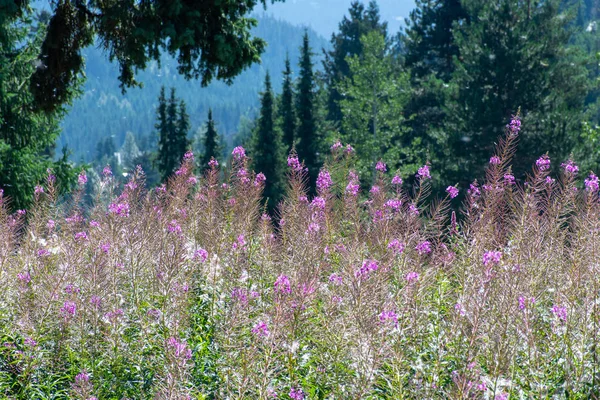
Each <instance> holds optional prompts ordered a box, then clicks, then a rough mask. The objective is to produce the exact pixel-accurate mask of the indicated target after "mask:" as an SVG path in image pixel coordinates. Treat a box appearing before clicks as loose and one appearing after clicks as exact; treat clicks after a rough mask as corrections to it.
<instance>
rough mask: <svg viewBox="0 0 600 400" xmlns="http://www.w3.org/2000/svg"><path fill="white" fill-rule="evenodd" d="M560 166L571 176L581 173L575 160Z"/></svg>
mask: <svg viewBox="0 0 600 400" xmlns="http://www.w3.org/2000/svg"><path fill="white" fill-rule="evenodd" d="M560 166H561V167H563V168H564V169H565V172H566V173H568V174H571V175H576V174H577V173H578V172H579V167H578V166H577V164H575V162H574V161H573V160H568V161H567V162H564V163H562V164H560Z"/></svg>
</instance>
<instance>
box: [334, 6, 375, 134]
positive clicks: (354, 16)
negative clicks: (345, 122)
mask: <svg viewBox="0 0 600 400" xmlns="http://www.w3.org/2000/svg"><path fill="white" fill-rule="evenodd" d="M348 12H349V14H350V15H349V17H346V16H344V19H343V20H342V22H340V24H339V32H337V33H334V34H333V35H331V45H332V49H331V50H330V51H327V52H325V60H324V61H323V66H324V70H325V79H326V81H327V84H328V94H327V119H328V120H329V121H333V122H336V123H338V124H339V123H341V120H342V110H341V108H340V105H339V102H340V100H341V99H342V96H341V94H340V92H339V85H338V84H339V83H340V82H341V81H342V80H343V79H344V78H347V77H350V76H351V72H350V68H349V66H348V62H347V61H346V60H347V57H352V56H356V55H358V56H360V55H361V54H362V51H363V45H362V43H361V40H360V39H361V37H362V36H364V35H366V34H367V33H369V32H372V31H376V32H378V33H380V34H381V35H383V36H384V37H385V38H387V22H382V21H381V18H380V15H379V6H378V5H377V3H376V2H375V1H371V2H370V3H369V5H368V7H367V8H366V9H365V6H364V5H363V4H362V3H361V2H360V1H358V0H355V1H353V2H352V4H351V5H350V9H349V10H348Z"/></svg>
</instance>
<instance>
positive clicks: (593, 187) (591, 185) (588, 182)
mask: <svg viewBox="0 0 600 400" xmlns="http://www.w3.org/2000/svg"><path fill="white" fill-rule="evenodd" d="M598 185H599V182H598V177H597V176H596V175H594V173H593V172H592V173H590V176H589V177H588V178H586V179H585V189H586V190H588V191H590V192H597V191H598Z"/></svg>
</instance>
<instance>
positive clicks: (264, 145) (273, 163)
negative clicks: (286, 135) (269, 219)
mask: <svg viewBox="0 0 600 400" xmlns="http://www.w3.org/2000/svg"><path fill="white" fill-rule="evenodd" d="M274 111H275V110H274V99H273V91H272V88H271V77H270V76H269V73H268V72H267V75H266V77H265V89H264V91H263V92H262V96H261V100H260V116H259V118H258V124H257V126H256V129H255V130H254V133H253V139H252V164H253V169H254V170H255V171H256V172H257V173H258V172H262V173H263V174H264V175H265V176H266V178H267V179H266V181H265V189H264V196H265V198H266V199H267V208H268V209H269V210H270V211H272V210H274V209H275V208H276V206H277V203H278V202H279V200H280V199H281V196H282V195H283V192H284V173H283V172H284V170H285V158H284V157H285V154H284V149H283V143H282V140H281V131H280V130H279V129H278V127H277V125H276V124H275V119H274V117H275V112H274Z"/></svg>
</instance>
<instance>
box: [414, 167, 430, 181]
mask: <svg viewBox="0 0 600 400" xmlns="http://www.w3.org/2000/svg"><path fill="white" fill-rule="evenodd" d="M417 178H419V179H431V173H430V172H429V166H428V165H423V166H422V167H421V168H419V170H418V172H417Z"/></svg>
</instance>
